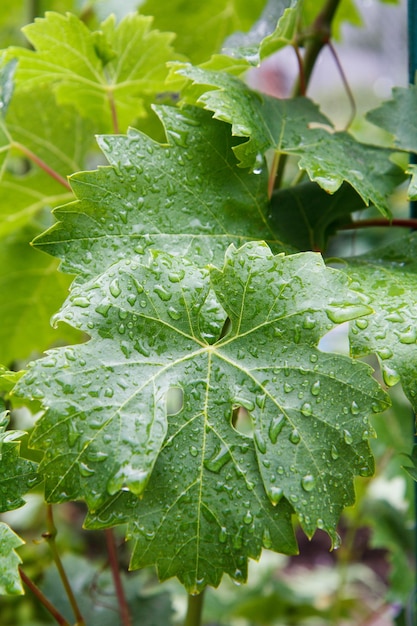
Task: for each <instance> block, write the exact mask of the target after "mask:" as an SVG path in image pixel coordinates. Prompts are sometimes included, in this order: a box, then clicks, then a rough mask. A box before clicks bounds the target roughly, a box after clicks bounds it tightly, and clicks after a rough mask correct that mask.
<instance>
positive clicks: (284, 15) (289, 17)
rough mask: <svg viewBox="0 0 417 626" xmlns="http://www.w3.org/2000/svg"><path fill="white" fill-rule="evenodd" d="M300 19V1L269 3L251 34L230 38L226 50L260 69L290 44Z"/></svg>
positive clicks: (236, 34) (237, 33) (283, 0)
mask: <svg viewBox="0 0 417 626" xmlns="http://www.w3.org/2000/svg"><path fill="white" fill-rule="evenodd" d="M299 16H300V3H299V2H298V0H279V1H278V2H277V0H268V2H267V3H266V6H265V8H264V10H263V12H262V14H261V16H260V17H259V19H258V20H257V21H256V22H255V24H254V25H253V26H252V28H251V29H250V31H249V32H248V33H242V32H235V33H233V34H232V35H230V37H228V38H227V39H226V41H225V43H224V46H223V50H224V52H225V53H227V54H230V55H232V56H234V57H237V58H241V59H245V60H247V61H248V64H249V65H259V63H260V62H261V60H263V59H265V58H266V57H267V56H269V55H270V54H273V53H274V52H277V51H278V50H279V49H280V48H283V47H284V46H287V45H289V44H290V43H291V41H292V40H293V37H294V35H295V33H296V30H297V26H298V23H297V18H299Z"/></svg>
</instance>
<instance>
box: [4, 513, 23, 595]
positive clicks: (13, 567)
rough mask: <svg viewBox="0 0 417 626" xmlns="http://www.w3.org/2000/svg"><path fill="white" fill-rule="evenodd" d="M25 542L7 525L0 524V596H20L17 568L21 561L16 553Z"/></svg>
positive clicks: (21, 590)
mask: <svg viewBox="0 0 417 626" xmlns="http://www.w3.org/2000/svg"><path fill="white" fill-rule="evenodd" d="M24 543H25V542H24V541H23V539H21V538H20V537H18V535H16V534H15V533H14V532H13V531H12V530H11V528H9V526H7V524H5V523H4V522H0V594H1V595H20V594H22V593H23V587H22V583H21V580H20V576H19V570H18V566H19V563H21V559H20V557H19V556H18V554H17V553H16V548H19V547H20V546H21V545H23V544H24Z"/></svg>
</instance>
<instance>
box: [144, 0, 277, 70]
mask: <svg viewBox="0 0 417 626" xmlns="http://www.w3.org/2000/svg"><path fill="white" fill-rule="evenodd" d="M265 2H266V0H251V2H247V1H246V0H231V1H230V0H211V1H210V2H195V1H194V0H168V1H167V0H165V1H164V0H162V1H161V0H145V2H144V3H143V4H142V5H141V7H140V10H141V12H142V13H145V14H147V15H153V16H154V19H155V26H156V27H157V28H160V29H161V30H169V31H171V30H173V31H174V32H175V33H176V39H175V47H176V49H177V50H179V51H180V52H181V53H183V54H185V55H186V56H187V57H188V58H189V59H191V60H192V61H193V62H194V63H200V62H202V61H206V60H207V59H209V58H210V56H211V55H212V54H214V53H216V52H220V50H221V48H222V45H223V42H224V40H225V38H226V37H227V35H229V34H230V33H234V32H236V31H247V30H249V29H250V27H251V26H252V24H253V23H254V22H255V20H257V19H258V17H259V15H260V13H261V11H262V9H263V7H264V5H265Z"/></svg>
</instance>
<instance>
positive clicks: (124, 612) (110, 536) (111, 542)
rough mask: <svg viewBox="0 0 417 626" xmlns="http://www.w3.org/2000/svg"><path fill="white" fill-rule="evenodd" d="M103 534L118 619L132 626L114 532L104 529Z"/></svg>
mask: <svg viewBox="0 0 417 626" xmlns="http://www.w3.org/2000/svg"><path fill="white" fill-rule="evenodd" d="M104 532H105V535H106V543H107V552H108V555H109V563H110V569H111V573H112V576H113V582H114V588H115V590H116V596H117V601H118V603H119V612H120V619H121V620H122V624H123V626H132V619H131V617H130V612H129V606H128V603H127V600H126V596H125V592H124V589H123V584H122V579H121V576H120V570H119V563H118V559H117V549H116V540H115V537H114V532H113V529H112V528H106V529H105V531H104Z"/></svg>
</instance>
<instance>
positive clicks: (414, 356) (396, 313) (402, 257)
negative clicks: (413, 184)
mask: <svg viewBox="0 0 417 626" xmlns="http://www.w3.org/2000/svg"><path fill="white" fill-rule="evenodd" d="M416 259H417V238H416V235H415V234H412V235H407V236H406V237H403V238H400V239H398V240H396V241H395V242H394V243H392V244H390V245H389V246H387V247H385V248H382V249H381V248H380V249H376V250H373V251H372V252H369V253H367V254H364V255H362V256H358V257H354V258H350V259H348V260H347V261H346V265H345V267H344V268H342V269H344V270H345V272H346V273H347V274H348V275H349V277H350V278H351V279H352V280H353V286H354V288H355V290H356V291H359V292H362V293H363V295H364V297H365V298H366V300H367V302H368V304H369V306H371V307H372V308H373V309H374V314H373V315H371V316H369V317H367V318H364V319H358V320H356V322H353V323H352V326H351V330H350V342H351V348H352V352H353V354H354V355H355V356H363V355H366V354H376V355H377V356H378V359H379V361H380V364H381V368H382V374H383V378H384V382H385V383H386V384H387V385H388V386H392V385H395V384H396V383H398V382H399V381H400V380H401V383H402V386H403V389H404V392H405V394H406V395H407V397H408V399H409V400H410V402H411V403H412V405H413V407H414V409H415V410H417V388H416V376H417V312H416V311H417V261H416Z"/></svg>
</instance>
